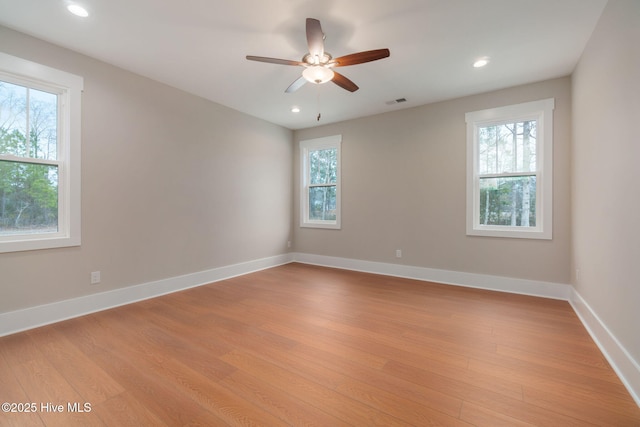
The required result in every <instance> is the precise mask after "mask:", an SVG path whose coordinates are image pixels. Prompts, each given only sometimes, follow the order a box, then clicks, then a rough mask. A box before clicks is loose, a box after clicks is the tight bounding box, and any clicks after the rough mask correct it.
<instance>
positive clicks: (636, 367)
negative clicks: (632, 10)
mask: <svg viewBox="0 0 640 427" xmlns="http://www.w3.org/2000/svg"><path fill="white" fill-rule="evenodd" d="M569 303H570V304H571V306H572V307H573V310H574V311H575V312H576V314H577V315H578V317H579V318H580V320H581V321H582V324H583V325H584V327H585V328H586V329H587V331H588V332H589V334H590V335H591V338H593V340H594V341H595V342H596V344H597V346H598V347H599V348H600V351H602V354H603V355H604V357H605V358H606V359H607V361H608V362H609V364H610V365H611V367H612V368H613V370H614V371H615V372H616V374H618V377H619V378H620V381H622V383H623V384H624V385H625V387H626V388H627V390H628V391H629V393H630V394H631V397H633V399H634V400H635V401H636V403H637V404H638V406H640V364H638V362H636V361H635V360H634V359H633V357H631V355H630V354H629V352H628V351H627V350H626V349H625V348H624V346H623V345H622V344H621V343H620V341H618V339H617V338H616V337H615V335H613V334H612V333H611V331H610V330H609V328H607V326H606V325H605V324H604V323H603V322H602V320H600V317H598V315H597V314H596V313H595V312H594V311H593V310H592V309H591V307H590V306H589V304H587V302H586V301H585V300H584V299H583V298H582V296H580V294H579V293H578V292H577V291H576V290H575V289H574V288H572V293H571V298H570V299H569Z"/></svg>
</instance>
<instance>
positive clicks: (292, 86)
mask: <svg viewBox="0 0 640 427" xmlns="http://www.w3.org/2000/svg"><path fill="white" fill-rule="evenodd" d="M306 82H307V79H305V78H304V77H302V76H300V77H299V78H298V79H297V80H296V81H295V82H293V83H291V84H290V85H289V87H288V88H287V90H285V93H292V92H295V91H297V90H298V89H300V88H301V87H302V86H304V84H305V83H306Z"/></svg>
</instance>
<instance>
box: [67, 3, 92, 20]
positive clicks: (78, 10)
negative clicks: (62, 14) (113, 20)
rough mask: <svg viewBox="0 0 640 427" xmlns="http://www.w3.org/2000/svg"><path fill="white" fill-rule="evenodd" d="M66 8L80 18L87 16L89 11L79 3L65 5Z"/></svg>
mask: <svg viewBox="0 0 640 427" xmlns="http://www.w3.org/2000/svg"><path fill="white" fill-rule="evenodd" d="M67 10H68V11H69V12H71V13H73V14H74V15H76V16H79V17H81V18H86V17H87V16H89V12H87V9H85V8H84V7H82V6H80V5H79V4H70V5H68V6H67Z"/></svg>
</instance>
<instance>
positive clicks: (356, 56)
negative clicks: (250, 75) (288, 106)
mask: <svg viewBox="0 0 640 427" xmlns="http://www.w3.org/2000/svg"><path fill="white" fill-rule="evenodd" d="M306 30H307V31H306V33H307V45H308V46H309V53H307V54H305V55H304V56H303V57H302V61H292V60H288V59H278V58H267V57H264V56H252V55H247V59H248V60H250V61H258V62H268V63H271V64H280V65H295V66H302V67H304V70H303V71H302V76H301V77H299V78H298V79H296V80H295V81H294V82H293V83H291V85H290V86H289V87H288V88H287V89H286V90H285V92H286V93H292V92H295V91H296V90H298V89H299V88H300V87H302V86H303V85H304V84H305V83H306V82H310V83H314V84H323V83H326V82H328V81H332V82H333V83H335V84H336V85H338V86H340V87H341V88H343V89H345V90H348V91H349V92H355V91H357V90H358V85H356V84H355V83H354V82H352V81H351V80H349V79H348V78H347V77H345V76H343V75H342V74H340V73H337V72H336V71H334V70H333V68H335V67H346V66H349V65H356V64H362V63H365V62H371V61H377V60H378V59H383V58H387V57H388V56H389V55H390V52H389V49H377V50H369V51H366V52H358V53H352V54H350V55H345V56H341V57H339V58H336V59H333V57H332V56H331V55H330V54H329V53H327V52H325V50H324V39H325V35H324V33H323V32H322V27H321V26H320V21H318V20H317V19H314V18H307V21H306Z"/></svg>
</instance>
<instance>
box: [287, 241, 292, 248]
mask: <svg viewBox="0 0 640 427" xmlns="http://www.w3.org/2000/svg"><path fill="white" fill-rule="evenodd" d="M287 247H288V248H290V247H291V240H289V241H287Z"/></svg>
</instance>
